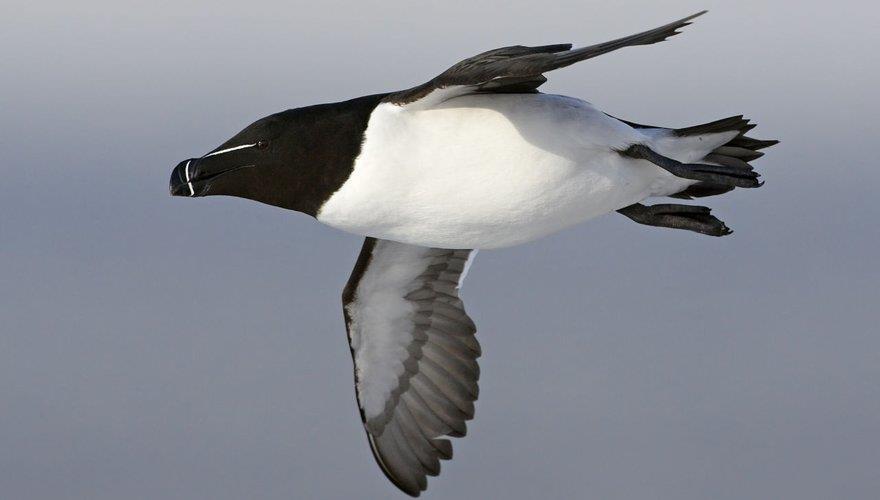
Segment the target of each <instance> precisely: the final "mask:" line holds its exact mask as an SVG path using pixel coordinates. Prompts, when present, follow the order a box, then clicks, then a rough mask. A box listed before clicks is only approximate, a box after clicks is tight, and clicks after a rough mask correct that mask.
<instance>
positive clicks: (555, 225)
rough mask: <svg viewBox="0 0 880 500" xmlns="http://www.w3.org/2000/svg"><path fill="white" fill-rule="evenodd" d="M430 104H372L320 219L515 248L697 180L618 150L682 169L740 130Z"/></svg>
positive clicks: (495, 103)
mask: <svg viewBox="0 0 880 500" xmlns="http://www.w3.org/2000/svg"><path fill="white" fill-rule="evenodd" d="M427 100H429V101H430V99H427ZM434 101H435V103H436V104H435V105H434V106H433V107H426V106H424V103H423V102H422V101H418V105H404V106H400V105H396V104H392V103H384V104H381V105H379V106H378V107H377V108H376V110H375V111H374V112H373V114H372V116H371V118H370V121H369V124H368V126H367V130H366V133H365V140H364V143H363V147H362V152H361V154H360V156H359V157H358V158H357V160H356V161H355V164H354V171H353V172H352V174H351V176H350V177H349V179H348V180H347V181H346V182H345V184H343V186H342V187H341V188H340V189H339V190H338V191H337V192H336V193H335V194H334V195H333V196H332V197H331V198H330V199H329V200H328V201H327V202H326V203H325V204H324V206H323V207H322V209H321V211H320V212H319V213H318V220H319V221H321V222H323V223H325V224H327V225H330V226H333V227H336V228H338V229H342V230H344V231H349V232H352V233H355V234H361V235H364V234H365V235H369V236H374V237H377V238H383V239H389V240H394V241H400V242H405V243H409V244H413V245H421V246H426V247H439V248H498V247H506V246H511V245H516V244H520V243H524V242H527V241H531V240H534V239H537V238H540V237H542V236H546V235H548V234H551V233H553V232H556V231H559V230H561V229H564V228H566V227H569V226H571V225H574V224H578V223H580V222H583V221H585V220H588V219H591V218H593V217H596V216H599V215H602V214H605V213H608V212H612V211H614V210H617V209H620V208H622V207H625V206H628V205H632V204H633V203H637V202H640V201H642V200H644V199H645V198H647V197H649V196H655V195H666V194H669V193H674V192H678V191H681V190H683V189H685V188H686V187H687V186H689V185H691V184H693V183H694V181H690V180H687V179H681V178H678V177H674V176H672V175H671V174H669V173H668V172H666V171H664V170H662V169H661V168H659V167H657V166H655V165H653V164H651V163H649V162H647V161H644V160H636V159H632V158H627V157H625V156H623V155H621V154H620V153H619V151H622V150H625V149H626V148H627V147H628V146H630V145H632V144H636V143H642V144H648V145H651V146H652V147H653V148H655V149H656V150H657V151H658V152H660V153H662V154H665V155H667V156H669V157H671V158H674V159H677V160H679V161H683V162H688V161H693V160H694V159H697V158H702V157H704V156H705V155H706V154H708V153H709V152H710V151H712V150H713V149H715V148H716V147H718V146H720V145H721V144H724V143H725V142H726V141H727V140H730V139H731V138H732V137H734V136H735V135H736V132H727V133H722V134H713V135H712V136H702V137H701V138H700V139H701V140H696V139H695V138H692V137H689V138H680V137H674V136H673V135H672V134H671V131H668V130H665V129H634V128H633V127H631V126H629V125H627V124H626V123H623V122H621V121H620V120H617V119H615V118H612V117H610V116H608V115H606V114H605V113H603V112H602V111H600V110H598V109H596V108H595V107H594V106H593V105H591V104H590V103H588V102H585V101H582V100H579V99H574V98H571V97H564V96H558V95H547V94H469V95H463V96H459V97H453V98H451V99H448V100H446V101H442V102H436V100H434Z"/></svg>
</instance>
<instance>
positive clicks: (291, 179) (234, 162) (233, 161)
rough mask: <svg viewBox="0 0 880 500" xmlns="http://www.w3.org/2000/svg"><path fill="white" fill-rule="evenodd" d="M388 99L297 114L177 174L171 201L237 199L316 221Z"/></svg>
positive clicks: (254, 129) (277, 118) (270, 120)
mask: <svg viewBox="0 0 880 500" xmlns="http://www.w3.org/2000/svg"><path fill="white" fill-rule="evenodd" d="M382 97H383V96H382V95H378V96H367V97H361V98H358V99H353V100H351V101H346V102H341V103H334V104H321V105H317V106H309V107H305V108H298V109H291V110H288V111H283V112H281V113H276V114H274V115H270V116H267V117H265V118H262V119H260V120H257V121H256V122H254V123H252V124H251V125H249V126H248V127H247V128H245V129H244V130H242V131H241V132H239V133H238V134H236V135H235V136H234V137H233V138H232V139H229V140H228V141H226V142H224V143H223V144H221V145H220V146H219V147H217V148H216V149H214V150H213V151H211V152H209V153H208V154H206V155H204V156H202V157H200V158H190V159H188V160H184V161H182V162H180V163H179V164H178V165H177V166H176V167H175V168H174V170H173V171H172V172H171V195H172V196H186V197H199V196H211V195H227V196H237V197H239V198H247V199H250V200H255V201H259V202H262V203H266V204H269V205H274V206H277V207H281V208H287V209H290V210H297V211H299V212H303V213H306V214H309V215H312V216H314V215H315V214H317V212H318V209H320V207H321V205H322V204H323V203H324V201H326V200H327V198H329V197H330V195H332V194H333V193H334V192H335V191H336V190H337V189H339V187H340V186H341V185H342V184H343V183H344V182H345V180H346V179H347V178H348V176H349V174H351V169H352V166H353V164H354V159H355V158H357V156H358V154H359V153H360V147H361V141H362V140H363V132H364V130H365V129H366V126H367V121H368V120H369V116H370V113H371V112H372V110H373V108H375V107H376V105H377V104H378V102H379V101H380V100H381V99H382Z"/></svg>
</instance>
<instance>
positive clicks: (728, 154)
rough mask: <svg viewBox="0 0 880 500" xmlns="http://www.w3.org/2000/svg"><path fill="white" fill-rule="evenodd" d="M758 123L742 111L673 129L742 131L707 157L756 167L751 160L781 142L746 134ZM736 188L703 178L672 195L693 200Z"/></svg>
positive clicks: (685, 133)
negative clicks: (707, 121) (762, 150)
mask: <svg viewBox="0 0 880 500" xmlns="http://www.w3.org/2000/svg"><path fill="white" fill-rule="evenodd" d="M755 127H756V125H755V124H752V123H749V120H747V119H745V118H743V117H742V115H739V116H731V117H730V118H724V119H722V120H717V121H714V122H709V123H704V124H702V125H695V126H693V127H687V128H679V129H673V132H674V133H675V135H677V136H679V137H689V136H695V135H704V134H717V133H721V132H734V131H736V132H738V133H739V134H738V135H737V136H736V137H734V138H733V139H731V140H730V141H728V142H727V143H726V144H724V145H722V146H719V147H718V148H716V149H715V150H714V151H712V152H711V153H709V154H708V155H706V157H705V158H704V159H703V161H706V162H711V163H717V164H719V165H724V166H730V167H739V168H748V169H749V170H752V166H751V165H749V162H750V161H752V160H756V159H758V158H760V157H762V156H764V153H761V152H760V151H759V150H761V149H764V148H769V147H770V146H773V145H774V144H778V143H779V141H775V140H769V141H762V140H759V139H753V138H751V137H748V136H746V135H745V134H746V132H748V131H749V130H752V129H753V128H755ZM732 189H733V186H727V185H722V184H714V183H711V182H700V183H698V184H694V185H693V186H690V187H689V188H687V189H685V190H684V191H682V192H680V193H677V194H674V195H672V197H673V198H683V199H686V200H689V199H692V198H702V197H705V196H714V195H718V194H723V193H726V192H728V191H730V190H732Z"/></svg>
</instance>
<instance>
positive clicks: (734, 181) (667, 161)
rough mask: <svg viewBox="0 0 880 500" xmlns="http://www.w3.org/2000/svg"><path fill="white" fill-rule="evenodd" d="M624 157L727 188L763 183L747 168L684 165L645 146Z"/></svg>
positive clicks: (629, 149) (746, 186) (638, 146)
mask: <svg viewBox="0 0 880 500" xmlns="http://www.w3.org/2000/svg"><path fill="white" fill-rule="evenodd" d="M620 154H622V155H624V156H628V157H630V158H635V159H639V160H648V161H649V162H651V163H653V164H654V165H657V166H658V167H660V168H662V169H663V170H666V171H667V172H669V173H670V174H672V175H674V176H676V177H681V178H682V179H691V180H695V181H706V182H712V183H715V184H723V185H725V186H736V187H744V188H753V187H759V186H761V185H762V184H763V182H759V181H758V177H760V174H758V173H757V172H755V171H754V170H752V168H751V167H750V166H748V164H745V165H746V166H743V167H740V166H729V165H703V164H699V163H682V162H680V161H678V160H673V159H672V158H669V157H667V156H663V155H661V154H660V153H658V152H656V151H654V150H653V149H651V148H649V147H648V146H645V145H644V144H633V145H632V146H630V147H628V148H627V149H625V150H623V151H621V152H620Z"/></svg>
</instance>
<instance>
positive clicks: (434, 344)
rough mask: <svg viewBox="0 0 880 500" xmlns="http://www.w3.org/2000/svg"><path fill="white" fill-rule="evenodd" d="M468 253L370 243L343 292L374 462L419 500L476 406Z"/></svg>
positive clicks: (475, 352)
mask: <svg viewBox="0 0 880 500" xmlns="http://www.w3.org/2000/svg"><path fill="white" fill-rule="evenodd" d="M473 253H474V252H473V251H471V250H448V249H435V248H425V247H418V246H413V245H406V244H403V243H396V242H393V241H388V240H377V239H374V238H367V239H366V241H365V242H364V246H363V248H362V250H361V254H360V256H359V258H358V262H357V264H356V265H355V269H354V271H353V272H352V276H351V278H350V279H349V282H348V284H347V285H346V288H345V291H344V292H343V310H344V314H345V319H346V327H347V329H348V337H349V343H350V345H351V352H352V357H353V359H354V364H355V389H356V394H357V400H358V406H359V408H360V413H361V418H362V420H363V423H364V429H365V430H366V432H367V438H368V441H369V444H370V448H371V449H372V451H373V455H374V456H375V458H376V462H377V463H378V464H379V466H380V467H381V469H382V471H383V472H384V473H385V475H386V476H387V477H388V479H390V480H391V481H392V482H393V483H394V484H395V485H396V486H397V487H398V488H400V489H401V490H402V491H404V492H405V493H407V494H409V495H413V496H418V495H419V494H420V493H421V492H422V491H424V490H425V489H426V488H427V476H436V475H437V474H439V472H440V460H448V459H450V458H452V445H451V443H450V442H449V439H448V438H449V437H460V436H464V435H465V433H466V432H467V427H466V424H465V422H466V421H467V420H470V419H472V418H473V416H474V401H476V399H477V396H478V386H477V380H478V379H479V373H480V372H479V366H478V365H477V361H476V359H477V358H478V357H479V356H480V345H479V343H478V342H477V340H476V338H475V337H474V333H475V332H476V327H475V326H474V323H473V321H472V320H471V319H470V317H468V315H467V313H465V310H464V305H463V304H462V302H461V299H459V297H458V290H459V286H460V284H461V282H462V280H463V278H464V274H465V272H466V269H467V266H468V264H469V258H470V257H471V256H472V255H473Z"/></svg>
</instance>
